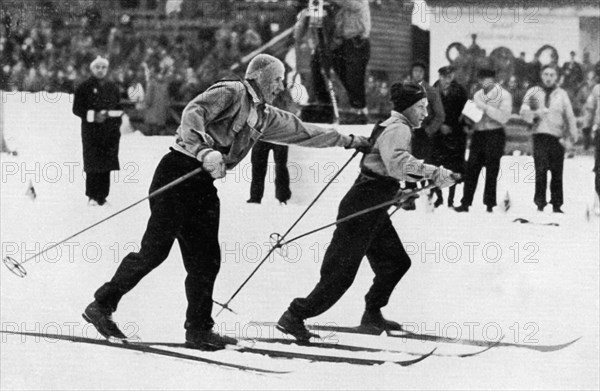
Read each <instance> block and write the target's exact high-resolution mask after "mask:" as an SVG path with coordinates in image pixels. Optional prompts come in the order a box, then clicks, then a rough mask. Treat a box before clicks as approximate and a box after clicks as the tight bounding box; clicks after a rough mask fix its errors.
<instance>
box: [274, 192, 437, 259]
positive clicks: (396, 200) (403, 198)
mask: <svg viewBox="0 0 600 391" xmlns="http://www.w3.org/2000/svg"><path fill="white" fill-rule="evenodd" d="M432 187H435V186H433V185H427V186H424V187H423V188H421V189H415V190H413V191H410V192H408V193H404V194H402V195H401V196H399V197H394V198H393V199H392V200H390V201H386V202H382V203H381V204H377V205H374V206H371V207H370V208H367V209H363V210H359V211H358V212H355V213H352V214H351V215H348V216H345V217H342V218H341V219H339V220H336V221H334V222H333V223H329V224H326V225H323V226H321V227H319V228H315V229H313V230H311V231H308V232H305V233H303V234H302V235H298V236H296V237H294V238H292V239H290V240H288V241H287V242H284V243H281V241H279V242H278V243H277V244H276V246H277V247H282V246H284V245H286V244H288V243H290V242H293V241H296V240H298V239H301V238H303V237H305V236H308V235H312V234H314V233H317V232H319V231H322V230H324V229H325V228H329V227H331V226H334V225H337V224H339V223H343V222H344V221H348V220H351V219H353V218H355V217H358V216H362V215H364V214H367V213H370V212H373V211H375V210H378V209H381V208H385V207H386V206H388V207H389V206H391V205H394V204H398V203H402V202H404V201H406V200H407V199H408V198H409V197H411V196H413V195H415V194H417V193H420V192H422V191H424V190H427V189H431V188H432ZM396 210H398V208H396ZM396 210H394V212H392V213H391V214H390V216H391V215H392V214H394V213H395V212H396Z"/></svg>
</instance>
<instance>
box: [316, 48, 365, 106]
mask: <svg viewBox="0 0 600 391" xmlns="http://www.w3.org/2000/svg"><path fill="white" fill-rule="evenodd" d="M326 55H327V54H325V53H323V52H322V51H321V49H318V50H317V51H315V55H314V56H313V59H312V61H311V70H312V75H313V87H314V91H315V95H316V100H317V101H318V102H321V103H331V98H330V96H329V92H328V90H327V85H326V84H325V80H324V79H323V76H322V75H321V67H322V66H323V67H325V68H326V69H328V68H327V67H328V61H327V60H326V59H324V58H323V57H324V56H326ZM329 55H330V60H331V66H332V67H333V70H334V71H335V73H336V74H337V76H338V78H339V79H340V81H341V82H342V85H343V86H344V88H345V89H346V92H347V94H348V100H349V101H350V106H351V107H353V108H356V109H362V108H364V107H366V106H367V99H366V95H365V76H366V72H367V64H368V63H369V57H370V55H371V44H370V42H369V39H368V38H361V37H354V38H351V39H345V40H344V41H343V42H342V44H341V45H340V46H339V47H337V48H335V49H333V50H332V51H331V53H329Z"/></svg>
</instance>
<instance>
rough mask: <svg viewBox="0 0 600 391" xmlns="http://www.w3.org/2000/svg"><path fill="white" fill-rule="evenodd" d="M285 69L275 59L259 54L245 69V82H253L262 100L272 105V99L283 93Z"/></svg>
mask: <svg viewBox="0 0 600 391" xmlns="http://www.w3.org/2000/svg"><path fill="white" fill-rule="evenodd" d="M284 73H285V68H284V66H283V63H282V62H281V61H279V60H278V59H277V58H275V57H273V56H270V55H268V54H259V55H257V56H256V57H254V58H253V59H252V60H250V63H249V64H248V68H247V69H246V76H245V78H246V79H247V80H254V81H255V82H256V84H257V85H258V88H259V89H260V93H261V94H262V96H263V98H264V100H265V101H266V102H267V103H272V102H273V99H275V97H276V96H277V94H279V93H280V92H281V91H283V89H284V87H283V77H284Z"/></svg>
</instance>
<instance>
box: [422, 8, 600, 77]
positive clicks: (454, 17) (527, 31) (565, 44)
mask: <svg viewBox="0 0 600 391" xmlns="http://www.w3.org/2000/svg"><path fill="white" fill-rule="evenodd" d="M457 10H458V8H456V7H455V8H454V9H452V8H446V9H443V10H438V11H437V12H436V13H435V14H432V15H430V31H431V50H430V62H431V67H430V76H431V77H432V78H434V79H433V80H435V78H436V77H437V75H436V74H435V73H436V71H437V69H438V68H439V67H441V66H443V65H447V64H448V60H447V59H446V49H447V47H448V45H450V44H451V43H453V42H460V43H462V44H463V45H465V46H466V47H469V45H470V44H471V34H477V44H478V45H479V46H480V47H481V48H482V49H485V50H486V54H488V55H489V53H490V52H491V51H492V50H493V49H495V48H497V47H499V46H504V47H507V48H508V49H510V50H511V51H512V52H513V55H514V56H515V57H517V56H518V55H519V53H520V52H522V51H524V52H525V53H526V61H531V60H532V58H533V54H534V53H535V52H536V51H537V50H538V49H539V48H540V47H541V46H543V45H545V44H548V45H552V46H554V47H555V48H556V50H557V51H558V55H559V64H562V63H563V62H564V61H565V60H567V59H568V58H569V52H570V51H571V50H575V51H576V52H577V53H578V59H579V61H580V60H581V55H582V50H581V49H582V44H581V42H582V34H581V33H580V17H581V15H582V14H583V15H588V14H590V13H592V15H593V12H596V13H597V11H598V10H597V9H595V11H594V9H591V10H576V9H550V8H535V9H534V8H532V9H531V10H530V11H528V12H524V10H523V9H511V8H491V7H486V8H481V7H472V8H470V9H469V12H467V10H466V9H463V10H462V15H459V12H458V11H457ZM486 11H487V14H485V12H486ZM597 53H598V51H597V50H596V52H595V56H594V55H592V57H591V59H592V61H594V62H595V61H598V54H597Z"/></svg>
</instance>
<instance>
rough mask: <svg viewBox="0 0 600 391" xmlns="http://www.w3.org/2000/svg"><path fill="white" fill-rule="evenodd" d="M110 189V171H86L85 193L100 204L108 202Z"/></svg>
mask: <svg viewBox="0 0 600 391" xmlns="http://www.w3.org/2000/svg"><path fill="white" fill-rule="evenodd" d="M109 191H110V171H107V172H86V173H85V195H86V196H88V197H89V198H90V199H92V200H95V201H96V202H98V203H99V204H103V203H104V202H106V197H108V193H109Z"/></svg>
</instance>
